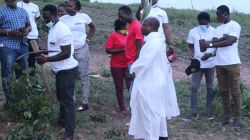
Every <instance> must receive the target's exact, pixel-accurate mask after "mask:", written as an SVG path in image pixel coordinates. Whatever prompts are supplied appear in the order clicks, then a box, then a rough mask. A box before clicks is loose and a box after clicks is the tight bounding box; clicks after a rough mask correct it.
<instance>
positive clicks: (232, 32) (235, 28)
mask: <svg viewBox="0 0 250 140" xmlns="http://www.w3.org/2000/svg"><path fill="white" fill-rule="evenodd" d="M240 31H241V27H240V25H238V24H235V25H234V26H232V27H231V30H230V31H229V34H228V35H229V36H234V37H236V38H237V39H239V38H240Z"/></svg>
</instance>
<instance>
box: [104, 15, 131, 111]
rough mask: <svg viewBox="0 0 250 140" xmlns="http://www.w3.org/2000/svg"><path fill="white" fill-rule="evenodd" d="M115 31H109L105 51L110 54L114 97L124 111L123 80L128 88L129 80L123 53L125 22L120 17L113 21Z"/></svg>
mask: <svg viewBox="0 0 250 140" xmlns="http://www.w3.org/2000/svg"><path fill="white" fill-rule="evenodd" d="M114 26H115V31H114V32H112V33H110V35H109V37H108V39H107V41H106V45H105V48H106V52H107V54H111V60H110V69H111V74H112V77H113V80H114V83H115V90H116V97H117V101H118V104H119V108H120V111H126V107H125V104H124V96H123V85H124V84H123V82H124V81H125V83H126V87H127V89H128V90H129V87H130V81H129V80H128V79H127V78H126V71H127V69H128V60H127V58H126V55H125V49H124V48H125V45H126V40H127V28H126V23H125V22H122V21H121V20H120V19H117V20H116V21H115V24H114Z"/></svg>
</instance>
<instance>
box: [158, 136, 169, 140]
mask: <svg viewBox="0 0 250 140" xmlns="http://www.w3.org/2000/svg"><path fill="white" fill-rule="evenodd" d="M159 140H168V137H160V138H159Z"/></svg>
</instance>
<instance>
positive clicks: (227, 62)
mask: <svg viewBox="0 0 250 140" xmlns="http://www.w3.org/2000/svg"><path fill="white" fill-rule="evenodd" d="M216 15H217V20H218V22H220V23H222V24H221V25H220V26H218V27H217V28H216V30H217V36H218V39H216V40H213V41H212V42H203V43H201V47H202V48H204V49H206V48H217V52H216V58H215V65H216V73H217V78H218V84H219V90H220V93H221V96H222V102H223V107H224V116H223V117H224V119H223V121H222V125H228V124H229V123H230V119H231V96H232V99H233V100H232V101H233V117H234V121H233V126H234V127H236V128H237V127H240V114H241V93H240V64H241V61H240V57H239V53H238V43H239V38H240V31H241V26H240V25H239V24H238V23H237V22H235V21H233V20H231V18H230V11H229V8H228V7H227V6H226V5H221V6H219V7H218V8H217V12H216Z"/></svg>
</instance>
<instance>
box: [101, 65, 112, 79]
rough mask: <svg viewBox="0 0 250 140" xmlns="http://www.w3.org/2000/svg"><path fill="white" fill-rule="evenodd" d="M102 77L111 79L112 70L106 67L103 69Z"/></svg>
mask: <svg viewBox="0 0 250 140" xmlns="http://www.w3.org/2000/svg"><path fill="white" fill-rule="evenodd" d="M101 76H103V77H111V72H110V69H108V68H106V67H103V68H102V69H101Z"/></svg>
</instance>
